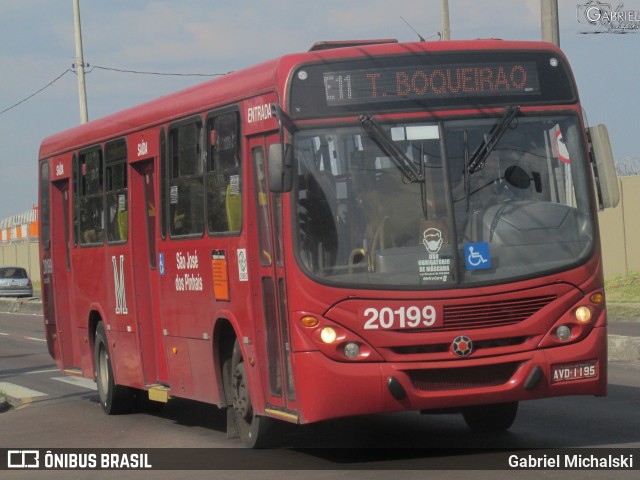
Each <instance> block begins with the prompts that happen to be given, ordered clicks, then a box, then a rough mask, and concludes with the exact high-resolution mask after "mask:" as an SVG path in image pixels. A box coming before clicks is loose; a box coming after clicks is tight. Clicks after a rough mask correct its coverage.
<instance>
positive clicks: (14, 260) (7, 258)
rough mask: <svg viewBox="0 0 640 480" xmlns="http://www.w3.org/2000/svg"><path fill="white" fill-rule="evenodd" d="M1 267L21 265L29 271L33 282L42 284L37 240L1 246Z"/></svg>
mask: <svg viewBox="0 0 640 480" xmlns="http://www.w3.org/2000/svg"><path fill="white" fill-rule="evenodd" d="M0 265H19V266H21V267H24V268H26V269H27V272H28V273H29V278H31V280H32V281H35V282H38V283H39V282H40V259H39V257H38V242H37V240H31V241H28V240H25V241H22V242H19V243H18V242H16V243H10V244H5V245H2V246H0Z"/></svg>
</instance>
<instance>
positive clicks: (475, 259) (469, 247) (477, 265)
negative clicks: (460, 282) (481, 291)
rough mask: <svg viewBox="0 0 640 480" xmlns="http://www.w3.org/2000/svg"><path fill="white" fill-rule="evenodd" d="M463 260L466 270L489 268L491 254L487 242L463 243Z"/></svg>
mask: <svg viewBox="0 0 640 480" xmlns="http://www.w3.org/2000/svg"><path fill="white" fill-rule="evenodd" d="M464 261H465V264H466V266H467V270H480V269H486V268H491V255H490V254H489V243H488V242H477V243H465V244H464Z"/></svg>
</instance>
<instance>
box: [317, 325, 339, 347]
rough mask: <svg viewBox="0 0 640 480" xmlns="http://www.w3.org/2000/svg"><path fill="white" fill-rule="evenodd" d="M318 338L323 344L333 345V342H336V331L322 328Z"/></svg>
mask: <svg viewBox="0 0 640 480" xmlns="http://www.w3.org/2000/svg"><path fill="white" fill-rule="evenodd" d="M320 338H321V339H322V341H323V342H324V343H333V342H335V341H336V338H338V334H337V333H336V331H335V330H334V329H333V328H331V327H324V328H323V329H322V330H321V331H320Z"/></svg>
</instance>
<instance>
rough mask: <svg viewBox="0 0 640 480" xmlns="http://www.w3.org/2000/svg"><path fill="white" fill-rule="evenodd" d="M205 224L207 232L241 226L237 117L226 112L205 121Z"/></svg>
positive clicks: (235, 230)
mask: <svg viewBox="0 0 640 480" xmlns="http://www.w3.org/2000/svg"><path fill="white" fill-rule="evenodd" d="M207 138H208V147H209V150H208V153H209V154H208V156H207V174H206V175H207V224H208V228H209V232H210V233H230V232H239V231H240V229H241V227H242V182H241V176H240V172H241V170H240V118H239V114H238V112H237V111H230V112H225V113H222V114H219V115H217V116H214V117H211V118H209V120H208V122H207Z"/></svg>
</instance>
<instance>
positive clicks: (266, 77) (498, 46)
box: [39, 39, 563, 159]
mask: <svg viewBox="0 0 640 480" xmlns="http://www.w3.org/2000/svg"><path fill="white" fill-rule="evenodd" d="M344 44H346V45H348V46H346V47H343V45H344ZM322 45H324V48H322V49H312V50H311V51H308V52H303V53H297V54H289V55H284V56H282V57H279V58H276V59H274V60H270V61H267V62H264V63H260V64H258V65H255V66H252V67H249V68H245V69H242V70H238V71H235V72H231V73H229V74H226V75H223V76H221V77H219V78H215V79H212V80H209V81H207V82H204V83H201V84H198V85H195V86H193V87H190V88H187V89H185V90H181V91H178V92H175V93H171V94H168V95H165V96H162V97H159V98H157V99H155V100H151V101H149V102H146V103H143V104H140V105H137V106H134V107H132V108H129V109H126V110H122V111H120V112H117V113H113V114H111V115H108V116H106V117H103V118H100V119H97V120H93V121H91V122H88V123H85V124H82V125H79V126H76V127H73V128H71V129H68V130H65V131H62V132H60V133H57V134H54V135H52V136H50V137H47V138H45V139H44V140H43V142H42V144H41V146H40V153H39V158H40V159H43V158H48V157H50V156H53V155H57V154H61V153H64V152H67V151H70V150H76V149H81V148H84V147H88V146H91V145H95V144H97V143H101V142H104V141H106V140H109V139H112V138H117V137H121V136H124V135H126V134H129V133H132V132H135V131H138V130H144V129H147V128H151V127H154V126H157V125H160V124H164V123H167V122H171V121H174V120H178V119H180V118H184V117H187V116H189V115H194V114H197V113H200V112H203V111H207V110H212V109H214V108H219V107H223V106H225V105H228V104H231V103H234V102H239V101H241V100H243V99H246V98H250V97H253V96H256V95H260V94H264V93H266V92H273V91H276V92H277V93H278V95H279V97H280V99H281V101H282V102H283V104H284V100H285V97H286V94H287V92H286V84H287V81H288V78H289V75H290V72H291V71H292V70H293V69H294V68H295V67H296V66H298V65H300V64H305V63H315V62H322V61H329V60H337V59H345V58H359V57H365V56H371V55H394V54H395V55H398V54H403V53H415V52H447V51H451V52H453V51H473V50H485V51H491V50H528V51H535V50H545V51H549V50H551V51H555V52H556V53H557V54H558V55H560V56H562V55H563V54H562V53H561V52H560V50H559V49H558V48H557V47H556V46H555V45H553V44H550V43H545V42H530V41H505V40H498V39H486V40H460V41H438V42H413V43H395V42H390V41H388V40H385V41H380V43H373V44H372V43H370V42H366V41H365V42H360V43H356V42H347V43H342V42H322ZM329 45H332V46H334V48H328V46H329Z"/></svg>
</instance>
